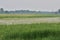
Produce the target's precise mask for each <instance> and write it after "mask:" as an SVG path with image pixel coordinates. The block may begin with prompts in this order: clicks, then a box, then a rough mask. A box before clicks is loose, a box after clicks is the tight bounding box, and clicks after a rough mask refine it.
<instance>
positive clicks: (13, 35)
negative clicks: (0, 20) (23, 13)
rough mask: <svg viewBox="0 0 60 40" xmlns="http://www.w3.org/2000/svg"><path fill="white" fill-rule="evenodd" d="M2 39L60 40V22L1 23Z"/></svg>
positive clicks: (0, 38)
mask: <svg viewBox="0 0 60 40" xmlns="http://www.w3.org/2000/svg"><path fill="white" fill-rule="evenodd" d="M0 40H60V23H40V24H12V25H0Z"/></svg>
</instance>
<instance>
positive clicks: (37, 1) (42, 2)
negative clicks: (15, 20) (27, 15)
mask: <svg viewBox="0 0 60 40" xmlns="http://www.w3.org/2000/svg"><path fill="white" fill-rule="evenodd" d="M0 8H4V9H6V10H12V9H13V10H15V9H30V10H49V11H56V10H58V9H59V8H60V0H0Z"/></svg>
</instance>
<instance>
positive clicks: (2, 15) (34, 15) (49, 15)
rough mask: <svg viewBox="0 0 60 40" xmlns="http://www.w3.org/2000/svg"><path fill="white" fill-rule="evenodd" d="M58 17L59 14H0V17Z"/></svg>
mask: <svg viewBox="0 0 60 40" xmlns="http://www.w3.org/2000/svg"><path fill="white" fill-rule="evenodd" d="M40 17H60V14H0V18H40Z"/></svg>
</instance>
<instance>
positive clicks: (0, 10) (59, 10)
mask: <svg viewBox="0 0 60 40" xmlns="http://www.w3.org/2000/svg"><path fill="white" fill-rule="evenodd" d="M0 13H56V14H57V13H60V9H58V11H57V12H41V11H30V10H15V11H8V10H6V11H4V9H3V8H0Z"/></svg>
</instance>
